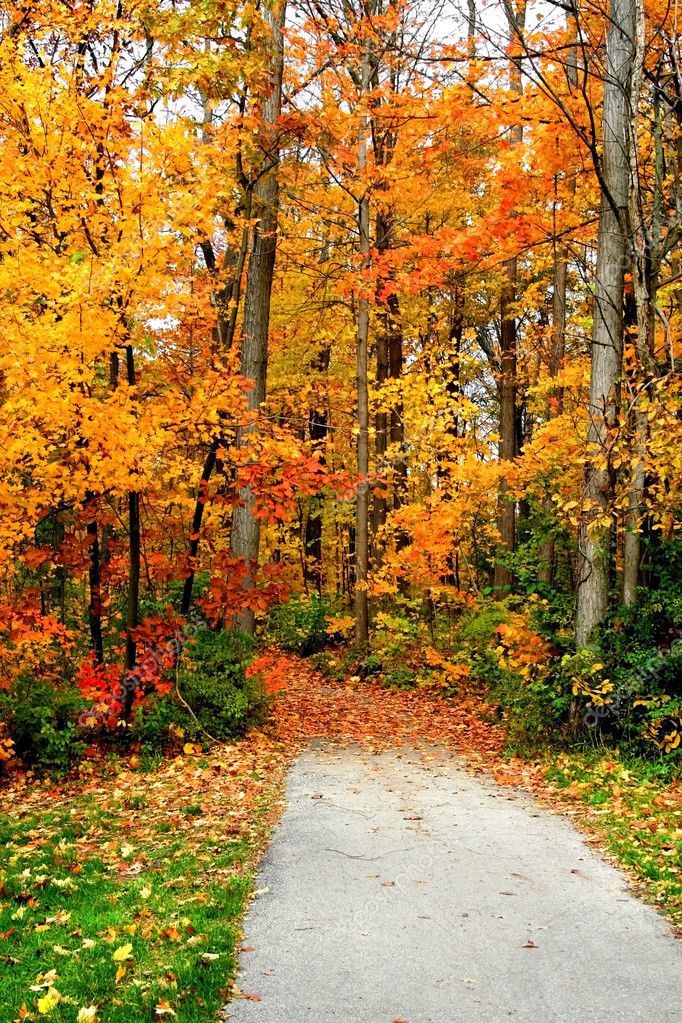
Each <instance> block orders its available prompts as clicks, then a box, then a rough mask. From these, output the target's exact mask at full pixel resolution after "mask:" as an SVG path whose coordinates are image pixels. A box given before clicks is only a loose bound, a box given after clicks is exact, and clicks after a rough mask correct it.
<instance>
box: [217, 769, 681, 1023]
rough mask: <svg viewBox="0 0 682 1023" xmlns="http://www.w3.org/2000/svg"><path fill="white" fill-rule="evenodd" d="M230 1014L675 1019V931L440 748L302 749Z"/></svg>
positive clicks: (374, 1020) (351, 1019)
mask: <svg viewBox="0 0 682 1023" xmlns="http://www.w3.org/2000/svg"><path fill="white" fill-rule="evenodd" d="M287 803H288V805H287V809H286V811H285V813H284V817H283V819H282V822H281V825H280V827H279V829H278V830H277V832H276V834H275V837H274V840H273V842H272V845H271V847H270V850H269V852H268V853H267V855H266V858H265V861H264V864H263V867H262V871H261V876H260V880H259V883H258V887H259V889H261V891H260V894H259V895H258V897H257V898H256V899H255V901H254V902H253V903H252V906H251V909H250V912H249V914H248V917H247V920H246V925H245V937H244V945H245V946H247V947H248V946H253V951H247V952H243V953H242V961H241V973H240V975H239V978H238V984H239V986H240V987H241V989H242V991H244V992H246V993H248V994H254V995H259V996H260V1001H256V1000H246V999H238V1000H236V1001H235V1002H233V1003H232V1005H231V1006H229V1008H228V1019H229V1020H230V1021H231V1023H336V1021H343V1023H393V1021H396V1020H400V1021H407V1023H459V1021H462V1023H483V1021H485V1023H498V1021H499V1023H502V1021H508V1020H512V1021H514V1023H560V1021H561V1023H568V1021H570V1023H617V1021H621V1020H622V1021H627V1023H636V1021H640V1020H641V1021H643V1023H644V1021H646V1023H660V1021H665V1023H667V1021H673V1020H675V1021H682V1001H681V997H680V996H681V991H682V984H681V983H680V982H681V981H682V942H680V941H677V940H675V938H674V937H673V936H672V934H671V931H670V929H669V928H668V927H667V925H666V923H665V922H664V921H663V920H662V919H661V918H660V917H659V916H658V915H657V914H656V913H655V912H654V911H653V910H652V909H650V908H648V907H647V906H645V905H643V904H642V903H640V902H639V901H637V900H636V899H634V898H633V897H632V896H631V895H629V894H628V892H627V890H626V887H625V882H624V880H623V877H622V876H621V875H620V874H619V873H618V872H617V871H616V870H614V869H613V868H612V867H610V866H608V865H607V864H606V863H605V862H604V861H603V860H601V859H600V858H599V857H598V856H597V855H596V854H595V853H593V852H592V851H591V850H590V849H589V848H588V847H587V846H586V845H585V843H584V841H583V839H582V838H581V836H580V835H579V834H578V833H577V832H576V831H575V829H574V828H573V827H572V826H571V824H570V823H569V822H568V821H567V820H565V819H563V818H561V817H559V816H556V815H553V814H551V813H549V812H548V811H545V810H543V809H540V808H538V807H537V806H536V805H535V804H534V803H533V802H532V800H531V799H530V798H528V797H526V796H525V795H523V794H520V793H518V792H516V791H510V790H509V789H506V788H498V787H497V786H495V785H493V784H492V783H486V782H484V781H481V780H479V779H478V778H472V777H471V776H470V775H468V774H467V773H466V772H465V771H464V770H463V769H462V768H461V767H460V766H459V765H458V762H457V760H456V759H454V758H452V757H450V756H448V755H446V754H441V753H437V752H436V753H434V752H431V753H427V754H423V755H422V756H420V755H418V754H416V753H414V752H413V753H400V752H398V751H396V752H395V753H386V754H382V755H380V756H372V755H371V754H367V753H363V752H358V751H338V750H337V751H332V750H329V751H325V750H317V751H311V752H308V753H306V754H304V755H303V756H302V757H300V759H299V760H298V762H297V763H296V765H295V766H294V768H293V770H292V771H291V774H290V776H289V786H288V800H287Z"/></svg>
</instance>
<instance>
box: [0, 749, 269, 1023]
mask: <svg viewBox="0 0 682 1023" xmlns="http://www.w3.org/2000/svg"><path fill="white" fill-rule="evenodd" d="M282 770H283V762H282V761H281V758H280V756H279V752H278V750H277V748H276V744H275V743H269V742H268V741H267V740H265V739H263V738H262V737H257V739H256V740H255V741H252V742H250V743H242V744H237V745H236V746H234V747H222V748H220V749H219V750H218V751H217V752H216V753H214V754H212V755H211V756H209V757H207V758H203V757H196V756H190V757H181V758H177V759H176V760H174V761H172V762H171V763H170V764H165V765H162V766H161V767H160V768H158V769H157V770H156V771H154V772H152V773H149V774H141V773H139V772H138V771H136V770H130V769H129V767H128V765H123V769H121V767H120V766H119V767H114V766H112V767H110V776H109V777H107V778H102V777H101V776H98V777H97V778H94V777H93V778H92V779H91V780H90V781H89V782H88V781H87V779H86V781H85V784H83V783H82V782H81V784H80V785H79V786H76V785H75V784H74V783H71V784H70V785H66V786H60V787H57V788H54V789H50V788H49V786H47V785H40V784H36V782H35V780H34V781H33V783H32V784H29V783H28V782H27V783H26V787H25V791H24V792H23V795H22V791H21V790H18V791H16V792H15V793H14V798H13V799H9V800H8V799H7V798H6V797H5V798H4V799H3V803H4V804H7V803H8V802H9V803H14V804H15V807H16V808H12V806H10V807H8V809H7V811H6V812H5V813H3V814H2V815H0V846H1V847H2V850H1V852H0V1023H13V1021H15V1020H46V1021H49V1023H142V1021H144V1023H149V1021H150V1020H153V1019H175V1020H177V1021H178V1023H200V1021H201V1023H210V1021H213V1020H216V1019H217V1018H218V1014H219V1011H220V1009H221V1007H222V1005H223V1004H224V1003H225V1001H226V998H227V994H228V990H229V987H230V983H231V979H232V977H233V975H234V969H235V961H236V952H237V949H238V944H239V921H240V918H241V916H242V914H243V911H244V909H245V906H246V903H247V901H248V898H249V895H250V892H251V888H252V879H253V873H254V868H255V863H256V860H257V857H258V854H259V852H260V850H261V849H262V847H263V845H264V844H265V842H266V840H267V835H268V833H269V830H270V827H271V824H272V822H273V820H274V815H275V808H276V804H277V796H278V792H279V782H280V780H281V774H282ZM79 789H80V791H79Z"/></svg>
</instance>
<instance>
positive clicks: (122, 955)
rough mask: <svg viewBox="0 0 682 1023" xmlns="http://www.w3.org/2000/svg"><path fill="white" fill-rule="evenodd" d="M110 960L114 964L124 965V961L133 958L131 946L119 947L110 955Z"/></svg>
mask: <svg viewBox="0 0 682 1023" xmlns="http://www.w3.org/2000/svg"><path fill="white" fill-rule="evenodd" d="M111 958H112V959H113V960H114V962H115V963H124V962H125V961H126V959H132V958H133V946H132V945H119V947H118V948H117V949H116V951H115V952H113V953H112V956H111Z"/></svg>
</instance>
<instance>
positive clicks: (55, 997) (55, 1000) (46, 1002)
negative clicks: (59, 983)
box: [38, 987, 62, 1016]
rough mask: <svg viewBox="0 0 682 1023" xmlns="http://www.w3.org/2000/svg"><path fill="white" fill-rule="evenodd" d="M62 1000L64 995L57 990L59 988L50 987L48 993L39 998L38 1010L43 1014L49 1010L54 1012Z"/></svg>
mask: <svg viewBox="0 0 682 1023" xmlns="http://www.w3.org/2000/svg"><path fill="white" fill-rule="evenodd" d="M61 1000H62V996H61V995H60V993H59V991H57V988H56V987H51V988H49V989H48V992H47V994H46V995H43V997H42V998H39V999H38V1012H39V1013H40V1014H41V1016H46V1015H47V1014H48V1012H52V1010H53V1009H54V1008H56V1006H57V1005H59V1003H60V1002H61Z"/></svg>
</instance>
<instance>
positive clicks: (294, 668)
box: [0, 654, 682, 1023]
mask: <svg viewBox="0 0 682 1023" xmlns="http://www.w3.org/2000/svg"><path fill="white" fill-rule="evenodd" d="M260 667H261V669H262V671H263V674H264V677H265V679H266V682H267V685H268V688H269V689H270V690H271V691H272V692H279V694H280V695H279V696H278V698H277V699H276V701H275V703H274V707H273V714H272V716H271V719H270V721H269V722H268V723H267V724H266V725H264V726H263V727H261V728H260V729H254V730H252V731H251V732H250V733H249V734H248V735H247V737H246V738H245V739H243V740H242V741H240V742H237V743H234V744H233V745H229V746H228V745H220V744H216V745H215V746H213V747H212V748H211V749H210V750H208V751H203V750H200V749H199V748H198V747H196V746H192V745H188V746H187V747H185V749H183V750H181V751H179V755H178V756H176V757H174V758H169V759H168V760H166V761H165V762H164V763H162V764H161V765H159V766H157V767H156V768H155V769H154V770H151V771H150V770H147V771H145V770H143V768H142V765H141V764H140V761H139V758H138V756H137V755H136V754H134V753H133V754H132V755H131V756H130V757H128V758H126V759H123V760H120V759H115V758H112V759H110V760H107V759H104V758H103V757H101V756H99V757H95V758H94V759H93V760H92V761H91V762H89V761H87V760H86V761H84V762H83V763H82V764H81V766H80V768H79V770H78V773H77V774H76V775H74V776H73V777H70V778H69V779H67V780H65V781H64V782H60V783H54V782H45V781H40V780H39V779H36V778H34V777H33V776H31V775H30V774H27V773H24V772H19V771H17V772H14V773H12V774H10V775H9V776H8V777H6V778H2V779H0V786H1V792H0V811H2V816H1V817H0V843H2V845H3V848H2V852H0V1023H11V1021H14V1020H18V1019H29V1020H36V1019H47V1020H50V1021H56V1023H62V1021H63V1023H66V1021H69V1023H74V1021H76V1020H77V1021H78V1023H95V1021H100V1023H142V1021H143V1020H144V1021H146V1023H148V1021H149V1020H150V1019H153V1018H160V1019H163V1018H164V1017H168V1018H171V1019H173V1018H175V1019H177V1020H178V1021H181V1023H199V1021H201V1023H207V1021H210V1020H212V1019H215V1018H217V1014H218V1012H219V1009H220V1005H221V1004H222V1001H223V999H224V997H225V994H226V991H227V987H228V984H229V979H230V977H231V975H232V971H233V967H234V950H235V942H237V941H238V935H239V925H238V921H239V919H240V916H241V913H242V911H243V909H244V906H245V904H246V902H247V900H248V896H249V891H250V890H251V884H252V875H253V869H254V865H255V863H256V861H257V859H258V857H259V855H260V853H261V851H262V849H263V847H264V845H265V844H266V841H267V836H268V834H269V831H270V829H271V826H272V825H273V823H274V822H275V820H276V818H277V816H278V812H279V809H280V805H281V784H282V779H283V776H284V773H285V769H286V767H287V766H288V765H289V764H290V763H291V762H292V760H293V759H294V758H295V757H296V755H297V754H298V753H299V752H300V751H301V750H302V749H303V748H304V747H305V746H307V745H308V744H309V743H310V742H311V741H312V740H316V739H324V740H332V741H333V742H334V743H336V744H340V745H342V746H343V745H349V744H360V746H361V748H362V749H363V750H364V751H365V753H374V754H377V755H380V754H381V753H382V752H385V751H389V750H390V751H393V755H395V753H396V750H398V751H399V750H400V748H401V747H402V748H404V749H405V750H406V751H409V750H411V749H412V748H413V747H414V746H415V745H417V746H422V747H423V746H424V745H427V746H428V744H437V745H438V746H439V747H440V748H444V749H446V750H450V751H452V752H456V753H459V754H463V755H464V756H465V759H466V763H467V764H468V765H469V769H470V770H471V769H473V770H474V771H478V772H480V771H483V770H486V771H487V772H488V773H489V774H490V775H492V777H493V779H494V780H496V781H497V782H499V783H501V784H503V785H516V784H518V785H521V786H523V787H525V788H526V789H532V790H533V791H534V792H535V793H536V794H539V795H541V796H543V797H547V798H550V799H552V800H554V801H557V800H560V802H561V805H562V806H563V807H564V808H567V807H568V812H571V813H574V814H576V816H577V817H578V818H579V819H580V820H581V824H582V826H583V827H584V828H591V829H592V830H593V832H594V835H593V837H594V840H597V839H598V837H599V834H600V828H601V825H602V824H605V825H606V826H607V831H608V834H609V836H610V839H611V847H612V849H613V850H614V851H616V852H617V853H618V854H619V856H620V857H621V859H622V860H623V861H624V862H626V863H628V864H629V865H630V866H631V868H632V870H633V872H634V876H636V877H639V878H640V880H641V883H643V884H645V886H646V891H647V892H648V894H649V895H650V896H651V897H652V898H654V899H655V900H656V901H657V902H658V903H659V904H661V905H665V906H666V907H667V908H668V909H669V910H670V911H671V913H674V912H676V907H677V908H678V909H679V900H680V894H681V893H682V878H681V877H680V874H679V862H680V852H681V851H682V842H681V841H680V840H681V839H682V834H680V830H679V829H680V807H681V806H682V792H681V790H680V787H679V784H675V785H668V786H667V787H662V786H660V785H657V784H656V782H655V781H650V780H648V779H647V778H642V777H639V776H637V775H636V774H632V773H630V774H628V772H627V771H626V769H625V768H624V767H623V766H622V765H621V764H619V763H618V762H617V761H616V760H614V759H613V758H612V759H611V760H606V759H604V758H601V759H597V760H593V761H590V762H589V763H588V762H586V761H583V760H578V759H576V758H572V759H570V758H565V759H564V760H562V762H561V763H560V764H558V765H556V764H555V765H553V768H552V770H553V771H554V776H553V778H552V781H551V784H550V782H548V780H547V769H546V768H544V767H543V766H541V765H539V764H526V763H523V762H521V761H520V760H505V759H504V758H503V756H502V753H501V750H502V745H503V739H504V734H503V730H502V729H501V728H500V727H499V726H498V725H496V724H493V723H491V722H492V716H491V715H490V714H489V708H486V706H485V704H483V703H482V702H481V701H480V699H478V698H477V697H476V696H475V695H473V694H469V695H467V694H463V695H462V696H461V698H459V699H457V700H456V701H452V702H445V701H442V700H441V699H439V698H438V697H437V696H436V695H434V694H430V693H428V692H426V691H422V692H419V693H404V692H393V691H388V690H386V689H382V688H380V687H378V686H375V685H372V684H369V683H365V682H361V681H359V680H350V681H348V682H346V683H336V682H334V683H331V682H325V681H324V680H322V679H321V678H320V676H319V675H318V674H316V673H315V672H314V671H312V670H311V668H310V666H309V664H308V663H306V662H300V661H298V660H296V659H295V658H292V657H285V656H280V655H277V654H273V655H268V656H265V657H263V658H261V664H260ZM559 787H561V793H560V792H559ZM503 791H504V790H503ZM320 802H322V801H320ZM311 805H315V803H313V802H312V801H311ZM558 823H559V822H558ZM601 830H602V831H603V830H604V829H603V828H602V829H601ZM340 848H342V847H340ZM343 858H344V857H343V856H342V855H341V856H338V855H337V856H336V859H337V860H338V859H343ZM335 865H336V864H331V863H330V864H329V869H330V870H331V869H332V868H333V867H334V866H335ZM389 880H390V879H389ZM382 891H383V888H382ZM508 898H509V899H510V900H511V897H508ZM538 944H539V942H538ZM531 951H532V950H530V951H528V954H531ZM237 993H238V992H237ZM248 993H254V994H257V993H258V992H257V991H253V992H249V991H247V994H248ZM243 1001H244V1002H245V1003H246V1002H248V1001H249V1000H248V999H243ZM258 1018H259V1019H260V1018H263V1019H265V1017H258ZM341 1018H348V1017H343V1016H342V1017H341ZM396 1018H399V1016H398V1017H396ZM670 1018H674V1017H670ZM294 1019H295V1023H299V1021H298V1019H297V1018H296V1017H294ZM302 1019H303V1018H302ZM408 1019H409V1017H408ZM410 1023H416V1021H414V1020H413V1021H410Z"/></svg>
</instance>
